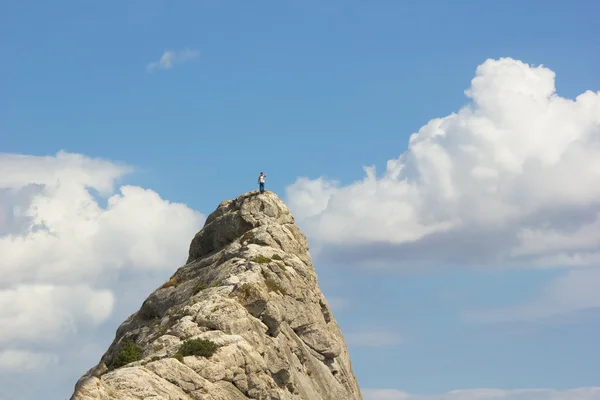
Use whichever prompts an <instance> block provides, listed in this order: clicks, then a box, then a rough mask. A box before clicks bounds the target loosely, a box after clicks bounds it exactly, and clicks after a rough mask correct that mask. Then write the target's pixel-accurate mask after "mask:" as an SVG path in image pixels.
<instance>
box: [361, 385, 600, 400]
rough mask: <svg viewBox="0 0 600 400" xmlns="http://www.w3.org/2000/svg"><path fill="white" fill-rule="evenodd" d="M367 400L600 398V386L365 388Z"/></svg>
mask: <svg viewBox="0 0 600 400" xmlns="http://www.w3.org/2000/svg"><path fill="white" fill-rule="evenodd" d="M361 392H362V394H363V396H364V399H365V400H492V399H493V400H600V387H582V388H576V389H567V390H555V389H513V390H504V389H468V390H453V391H451V392H447V393H441V394H432V395H416V394H410V393H407V392H404V391H400V390H396V389H363V390H361Z"/></svg>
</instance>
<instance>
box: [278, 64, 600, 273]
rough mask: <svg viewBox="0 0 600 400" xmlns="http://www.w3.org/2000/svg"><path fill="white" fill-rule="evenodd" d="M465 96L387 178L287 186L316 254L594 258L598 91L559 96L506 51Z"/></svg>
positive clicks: (550, 261)
mask: <svg viewBox="0 0 600 400" xmlns="http://www.w3.org/2000/svg"><path fill="white" fill-rule="evenodd" d="M465 93H466V95H467V96H468V97H469V98H470V100H471V101H470V102H469V104H467V105H466V106H464V107H463V108H461V109H460V110H459V111H458V112H457V113H453V114H451V115H448V116H446V117H443V118H436V119H433V120H431V121H429V122H428V123H427V124H426V125H425V126H423V127H422V128H421V129H420V130H419V131H418V132H417V133H414V134H413V135H412V136H411V137H410V141H409V144H408V148H407V150H406V151H405V152H404V153H403V154H401V155H400V157H399V158H397V159H393V160H389V161H388V162H387V168H386V170H385V172H384V173H383V174H382V175H380V176H378V174H377V173H376V171H375V169H374V168H371V167H369V168H366V176H365V178H364V179H363V180H361V181H358V182H355V183H353V184H350V185H347V186H342V185H340V184H339V183H338V182H336V181H331V180H327V179H324V178H318V179H308V178H301V179H298V180H297V181H296V182H295V183H294V184H292V185H291V186H289V187H288V188H287V202H288V204H289V205H290V208H291V209H292V211H293V212H294V214H295V216H296V217H297V219H298V220H299V223H300V225H301V227H302V228H303V229H304V230H305V231H306V232H307V234H308V235H309V237H310V238H311V241H312V243H313V245H314V246H313V247H314V249H315V254H316V255H319V256H323V257H327V256H329V257H338V258H339V257H340V255H345V256H346V257H348V259H347V260H345V259H342V260H341V261H349V260H350V259H351V260H359V261H360V260H361V258H363V259H365V260H366V259H368V260H369V261H370V262H373V259H376V258H379V259H381V260H382V261H383V262H387V261H390V260H394V261H395V265H397V266H399V267H402V266H404V267H407V266H409V265H412V266H414V265H416V264H418V263H422V264H433V263H435V264H438V263H440V262H443V263H460V264H465V263H466V264H477V265H481V264H503V265H506V264H527V265H538V266H544V267H547V266H590V265H598V262H599V261H600V218H599V215H600V184H598V183H599V182H600V92H592V91H587V92H585V93H582V94H581V95H579V96H577V98H575V99H567V98H563V97H561V96H560V95H558V94H556V92H555V74H554V72H552V71H551V70H550V69H548V68H545V67H543V66H537V67H535V66H530V65H527V64H525V63H523V62H521V61H516V60H513V59H510V58H503V59H499V60H491V59H490V60H487V61H486V62H484V63H483V64H482V65H480V66H479V67H478V68H477V71H476V75H475V77H474V78H473V80H472V82H471V87H470V88H469V89H468V90H466V92H465ZM340 247H342V248H344V251H343V252H341V251H338V250H339V248H340Z"/></svg>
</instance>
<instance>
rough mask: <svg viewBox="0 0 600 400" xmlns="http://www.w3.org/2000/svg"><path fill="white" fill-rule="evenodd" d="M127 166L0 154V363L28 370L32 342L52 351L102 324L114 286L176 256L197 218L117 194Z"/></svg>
mask: <svg viewBox="0 0 600 400" xmlns="http://www.w3.org/2000/svg"><path fill="white" fill-rule="evenodd" d="M130 171H132V168H131V167H129V166H127V165H123V164H119V163H115V162H111V161H107V160H101V159H93V158H89V157H85V156H83V155H79V154H70V153H66V152H59V153H58V154H56V155H55V156H46V157H38V156H28V155H16V154H0V224H1V225H0V274H1V275H2V280H1V282H0V326H1V327H2V329H1V330H0V352H1V354H2V355H3V357H4V358H2V359H1V360H2V368H4V369H9V368H11V365H14V366H15V369H16V370H19V371H26V370H29V368H25V367H23V366H26V365H28V364H27V363H26V361H27V360H37V361H40V360H41V359H40V358H39V357H41V356H39V354H42V353H37V352H35V351H34V349H33V348H34V347H35V346H38V347H39V346H42V347H44V350H48V351H49V352H47V353H43V354H46V355H47V354H52V352H53V350H54V349H58V348H60V347H61V345H64V343H66V342H67V341H68V338H69V337H70V336H71V337H72V336H73V335H75V334H79V333H81V330H82V329H95V328H96V327H98V326H99V325H100V324H102V323H103V322H104V321H106V320H107V319H108V318H109V317H110V316H111V314H112V312H113V308H114V305H115V303H116V302H117V301H118V300H119V298H120V296H125V295H127V293H119V292H116V291H115V289H116V288H117V287H119V288H123V287H127V285H128V282H131V283H133V284H135V283H138V282H141V281H144V282H145V281H146V280H147V279H148V276H149V273H153V272H157V271H164V272H165V274H166V275H167V276H168V275H170V273H171V272H172V271H174V270H175V269H176V268H177V267H179V266H180V265H181V264H182V263H183V262H185V259H186V258H187V251H188V246H189V243H190V241H191V238H192V237H193V236H194V234H195V233H196V232H197V231H198V230H199V229H200V228H201V226H202V223H203V221H204V215H203V214H200V213H198V212H196V211H194V210H192V209H190V208H188V207H187V206H186V205H184V204H179V203H171V202H169V201H167V200H165V199H162V198H161V197H160V195H159V194H158V193H156V192H154V191H152V190H149V189H144V188H141V187H137V186H131V185H123V186H121V187H120V188H118V190H117V189H116V188H115V186H116V183H117V182H118V181H119V180H120V179H121V178H122V177H123V176H124V175H125V174H127V173H128V172H130ZM134 287H136V286H135V285H134ZM35 357H38V358H35ZM15 360H16V361H15ZM32 363H33V361H32Z"/></svg>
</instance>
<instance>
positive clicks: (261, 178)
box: [258, 174, 267, 183]
mask: <svg viewBox="0 0 600 400" xmlns="http://www.w3.org/2000/svg"><path fill="white" fill-rule="evenodd" d="M266 177H267V175H266V174H262V175H259V176H258V181H259V182H260V183H265V178H266Z"/></svg>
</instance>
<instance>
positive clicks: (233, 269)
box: [71, 192, 362, 400]
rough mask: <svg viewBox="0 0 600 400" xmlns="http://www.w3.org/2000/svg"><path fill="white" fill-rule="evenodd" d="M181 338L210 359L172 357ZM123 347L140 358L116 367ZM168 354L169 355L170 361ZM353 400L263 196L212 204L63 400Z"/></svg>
mask: <svg viewBox="0 0 600 400" xmlns="http://www.w3.org/2000/svg"><path fill="white" fill-rule="evenodd" d="M188 339H204V340H210V341H212V342H214V343H215V344H216V345H217V346H218V348H217V350H216V352H215V353H214V354H212V355H211V356H209V357H202V356H185V357H182V356H181V355H177V353H178V352H179V348H180V346H181V344H182V343H183V342H184V341H185V340H188ZM126 340H130V341H134V342H135V344H136V345H137V346H139V347H140V348H141V357H140V359H139V360H137V361H134V362H131V363H130V364H127V365H125V366H122V367H119V368H114V366H113V362H114V360H115V359H116V358H117V356H118V354H119V352H120V351H121V349H122V348H123V344H124V342H125V341H126ZM174 356H176V357H179V360H178V359H177V358H175V357H174ZM101 399H102V400H129V399H154V400H163V399H164V400H167V399H168V400H189V399H193V400H230V399H232V400H246V399H256V400H301V399H303V400H361V399H362V397H361V395H360V391H359V389H358V385H357V383H356V378H355V377H354V374H353V372H352V366H351V363H350V359H349V356H348V351H347V349H346V344H345V341H344V338H343V336H342V333H341V331H340V329H339V326H338V325H337V323H336V321H335V319H334V317H333V314H332V312H331V309H330V308H329V306H328V304H327V301H326V299H325V297H324V296H323V294H322V293H321V290H320V289H319V285H318V280H317V275H316V272H315V270H314V268H313V266H312V261H311V258H310V255H309V252H308V244H307V241H306V238H305V237H304V235H303V234H302V232H301V231H300V230H299V229H298V227H297V226H296V225H295V224H294V218H293V216H292V214H291V213H290V211H289V210H288V208H287V207H286V206H285V204H284V203H283V202H282V201H281V200H280V199H279V198H278V197H277V196H276V195H275V194H273V193H271V192H265V193H264V194H262V195H260V194H258V192H249V193H245V194H243V195H241V196H239V197H238V198H236V199H234V200H228V201H224V202H222V203H221V204H220V205H219V207H218V208H217V209H216V210H215V211H214V212H213V213H212V214H211V215H210V216H209V217H208V218H207V220H206V223H205V226H204V228H203V229H202V230H201V231H200V232H198V234H196V236H195V237H194V239H193V240H192V243H191V245H190V250H189V258H188V261H187V263H186V265H184V266H183V267H181V268H179V269H178V270H177V271H176V272H175V274H173V276H172V277H171V279H170V280H169V282H167V283H165V285H163V286H162V287H160V288H159V289H157V290H156V291H154V293H152V294H151V295H150V296H149V297H148V298H147V299H146V301H144V303H143V304H142V306H141V308H140V310H139V311H138V312H137V313H135V314H134V315H132V316H131V317H129V318H128V319H127V320H126V321H125V322H123V324H121V326H120V327H119V328H118V329H117V334H116V338H115V340H114V342H113V343H112V344H111V346H110V347H109V349H108V350H107V352H106V353H105V354H104V356H103V357H102V359H101V360H100V362H99V363H98V365H97V366H95V367H93V368H92V369H90V370H89V371H88V372H87V373H86V374H85V375H84V376H83V377H82V378H81V379H80V380H79V382H78V383H77V385H76V386H75V392H74V394H73V396H72V397H71V400H101Z"/></svg>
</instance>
